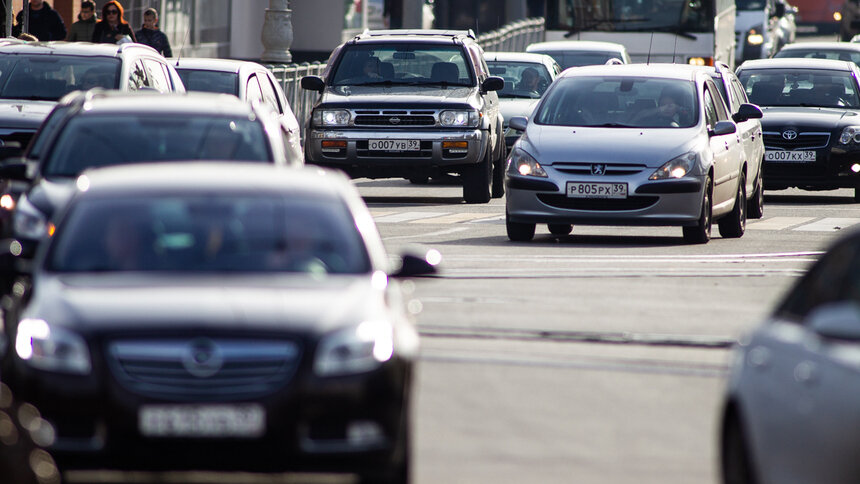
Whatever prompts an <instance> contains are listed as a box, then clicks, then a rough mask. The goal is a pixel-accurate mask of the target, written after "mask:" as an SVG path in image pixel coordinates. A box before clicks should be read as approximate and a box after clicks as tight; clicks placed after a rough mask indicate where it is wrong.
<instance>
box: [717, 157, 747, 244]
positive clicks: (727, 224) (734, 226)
mask: <svg viewBox="0 0 860 484" xmlns="http://www.w3.org/2000/svg"><path fill="white" fill-rule="evenodd" d="M746 201H747V181H746V177H745V176H744V174H743V173H741V176H740V177H738V193H737V195H736V196H735V208H733V209H732V211H731V212H730V213H729V214H728V215H727V216H726V217H724V218H722V219H720V222H719V225H720V235H722V236H723V237H724V238H732V239H736V238H738V237H741V236H742V235H744V231H746V227H747V203H746Z"/></svg>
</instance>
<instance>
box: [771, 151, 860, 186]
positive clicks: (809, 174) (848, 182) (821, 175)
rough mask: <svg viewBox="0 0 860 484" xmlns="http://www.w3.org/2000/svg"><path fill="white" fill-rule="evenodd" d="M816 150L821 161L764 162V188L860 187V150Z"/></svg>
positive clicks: (818, 159)
mask: <svg viewBox="0 0 860 484" xmlns="http://www.w3.org/2000/svg"><path fill="white" fill-rule="evenodd" d="M815 151H816V157H817V161H815V162H812V163H782V162H775V161H767V160H765V161H763V162H762V180H763V181H764V187H765V188H766V189H770V190H779V189H784V188H789V187H798V188H802V189H807V190H833V189H837V188H855V187H858V186H860V151H845V150H839V149H833V150H831V151H829V152H828V151H827V150H815ZM855 166H856V168H853V167H855ZM855 169H856V170H858V171H855Z"/></svg>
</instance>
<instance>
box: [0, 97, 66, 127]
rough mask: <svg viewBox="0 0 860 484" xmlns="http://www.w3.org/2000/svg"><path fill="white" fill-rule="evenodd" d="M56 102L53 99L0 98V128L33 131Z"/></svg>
mask: <svg viewBox="0 0 860 484" xmlns="http://www.w3.org/2000/svg"><path fill="white" fill-rule="evenodd" d="M56 104H57V103H56V102H53V101H22V100H15V99H0V128H6V129H8V128H19V129H30V130H33V131H35V130H36V129H38V128H39V125H41V124H42V121H44V120H45V118H47V117H48V114H49V113H50V112H51V110H52V109H54V106H55V105H56Z"/></svg>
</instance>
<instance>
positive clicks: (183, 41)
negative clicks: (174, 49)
mask: <svg viewBox="0 0 860 484" xmlns="http://www.w3.org/2000/svg"><path fill="white" fill-rule="evenodd" d="M190 30H191V24H188V26H186V27H185V35H184V36H183V37H182V45H180V46H179V54H178V55H177V56H176V67H179V59H181V58H182V49H184V48H185V40H186V39H187V38H188V35H189V34H190Z"/></svg>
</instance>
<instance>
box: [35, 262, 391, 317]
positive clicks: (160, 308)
mask: <svg viewBox="0 0 860 484" xmlns="http://www.w3.org/2000/svg"><path fill="white" fill-rule="evenodd" d="M35 294H36V299H35V300H34V301H33V304H31V305H30V309H28V310H27V316H28V317H37V318H41V319H44V320H45V321H48V322H49V323H50V324H61V325H66V326H69V327H73V328H75V329H76V330H79V331H84V332H88V331H98V332H104V331H107V332H113V331H122V330H124V329H127V330H139V329H144V328H145V329H147V330H151V329H156V330H168V329H171V330H182V329H183V328H185V329H194V328H198V329H202V328H206V329H217V330H224V329H227V330H229V329H241V330H249V329H257V330H263V331H270V330H275V331H277V330H286V331H291V332H293V331H297V332H327V331H330V330H333V329H335V328H337V327H339V326H342V325H345V324H358V323H359V322H361V319H360V318H363V317H366V315H367V314H368V313H369V311H368V307H371V308H372V307H374V304H380V305H381V304H382V301H383V291H382V290H380V289H377V288H374V287H373V285H372V284H371V277H370V276H369V275H356V276H343V275H341V276H330V277H326V278H323V279H317V280H315V279H311V278H310V277H309V276H307V275H301V276H298V275H296V276H271V275H264V276H245V275H241V276H240V275H223V274H217V275H207V276H197V277H194V276H177V275H172V274H127V273H126V274H107V273H102V274H90V275H85V274H79V275H61V276H54V275H51V276H42V277H41V278H40V279H39V280H37V286H36V293H35Z"/></svg>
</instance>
